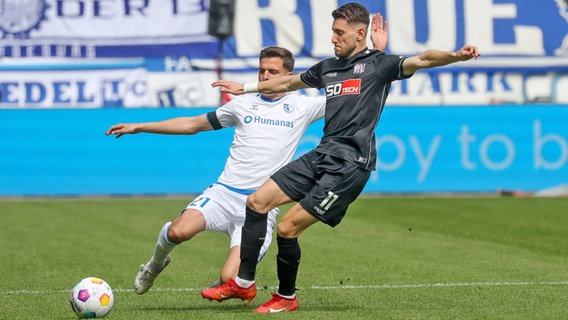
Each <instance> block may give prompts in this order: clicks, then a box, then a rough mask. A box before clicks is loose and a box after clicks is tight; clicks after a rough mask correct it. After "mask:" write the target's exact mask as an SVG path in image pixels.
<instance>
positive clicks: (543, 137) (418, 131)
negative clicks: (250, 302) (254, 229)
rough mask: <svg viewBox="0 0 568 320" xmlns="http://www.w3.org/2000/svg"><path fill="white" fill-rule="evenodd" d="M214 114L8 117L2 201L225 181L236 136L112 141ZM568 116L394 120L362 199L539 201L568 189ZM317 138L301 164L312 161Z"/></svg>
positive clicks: (311, 136)
mask: <svg viewBox="0 0 568 320" xmlns="http://www.w3.org/2000/svg"><path fill="white" fill-rule="evenodd" d="M212 110H213V109H203V108H193V109H179V108H178V109H175V108H160V109H149V108H147V109H136V110H134V109H115V108H107V109H91V110H70V109H59V110H45V109H42V110H0V130H1V131H2V133H3V135H4V137H5V138H3V139H0V155H1V156H0V196H14V195H97V194H99V195H100V194H188V193H193V194H195V193H200V192H201V191H202V190H203V189H204V188H206V187H207V186H208V185H210V184H211V183H212V182H214V181H216V179H217V178H218V177H219V175H220V173H221V171H222V170H223V163H224V161H225V159H226V157H227V156H228V150H229V147H230V145H231V139H232V133H233V130H232V129H223V130H218V131H208V132H204V133H200V134H197V135H191V136H183V135H182V136H179V135H176V136H171V135H157V134H138V135H127V136H123V137H121V138H120V139H115V138H114V137H107V136H105V135H104V132H105V131H106V130H107V128H108V127H110V126H111V125H112V124H115V123H119V122H144V121H158V120H164V119H169V118H173V117H181V116H193V115H199V114H203V113H206V112H210V111H212ZM567 122H568V113H567V112H566V110H565V108H564V107H558V106H550V105H534V106H524V107H519V106H514V105H513V106H511V105H506V106H500V107H475V106H467V107H452V106H448V107H445V108H431V107H404V108H386V109H385V111H384V113H383V115H382V119H381V121H380V123H379V125H378V128H377V131H376V138H377V140H376V142H377V152H378V159H377V160H378V161H377V167H376V170H375V171H373V172H372V174H371V178H370V179H369V181H368V183H367V186H366V187H365V190H364V192H365V193H367V194H372V193H414V192H420V193H440V192H468V193H469V192H484V193H495V192H497V191H498V190H500V189H507V190H524V191H538V190H542V189H545V188H550V187H554V186H557V185H563V184H568V127H567V126H566V123H567ZM322 127H323V125H322V122H321V121H319V122H316V123H315V124H313V125H312V126H310V127H309V128H308V131H307V132H306V135H305V136H304V137H303V139H302V141H301V143H300V145H299V147H298V150H297V153H296V157H297V156H299V155H300V154H303V153H305V152H307V151H309V150H311V149H313V148H314V147H315V146H316V145H317V144H318V142H319V139H320V138H321V136H322Z"/></svg>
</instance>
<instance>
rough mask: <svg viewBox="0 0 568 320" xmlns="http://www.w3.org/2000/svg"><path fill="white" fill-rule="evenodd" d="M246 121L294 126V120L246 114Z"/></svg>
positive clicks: (287, 126)
mask: <svg viewBox="0 0 568 320" xmlns="http://www.w3.org/2000/svg"><path fill="white" fill-rule="evenodd" d="M245 123H246V124H249V123H254V124H264V125H267V126H276V127H286V128H294V121H288V120H278V119H269V118H264V117H261V116H254V117H253V116H246V117H245Z"/></svg>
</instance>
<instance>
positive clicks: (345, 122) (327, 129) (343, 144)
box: [300, 49, 408, 170]
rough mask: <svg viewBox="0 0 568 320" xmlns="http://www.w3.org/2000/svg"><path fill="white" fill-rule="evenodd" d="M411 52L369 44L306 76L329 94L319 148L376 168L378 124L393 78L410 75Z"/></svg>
mask: <svg viewBox="0 0 568 320" xmlns="http://www.w3.org/2000/svg"><path fill="white" fill-rule="evenodd" d="M404 59H405V57H401V56H396V55H387V54H385V53H384V52H382V51H377V50H369V49H365V50H363V51H361V52H359V53H357V54H355V55H354V56H353V57H351V58H349V59H339V58H329V59H326V60H323V61H321V62H319V63H318V64H316V65H314V66H313V67H311V68H310V69H309V70H307V71H305V72H303V73H302V74H301V75H300V77H301V79H302V81H303V82H304V83H306V84H307V85H309V86H311V87H314V88H320V89H321V88H324V89H325V94H326V98H327V101H326V107H325V126H324V129H323V133H324V135H323V137H322V139H321V142H320V144H319V145H318V147H317V148H316V151H317V152H321V153H325V154H330V155H333V156H336V157H339V158H341V159H344V160H347V161H350V162H353V163H355V164H357V165H358V166H359V167H362V168H363V169H366V170H375V165H376V162H377V150H376V146H375V128H376V126H377V123H378V121H379V118H380V115H381V112H382V111H383V107H384V105H385V101H386V99H387V96H388V93H389V89H390V85H391V82H392V81H395V80H400V79H405V78H408V77H404V76H403V75H402V62H403V61H404Z"/></svg>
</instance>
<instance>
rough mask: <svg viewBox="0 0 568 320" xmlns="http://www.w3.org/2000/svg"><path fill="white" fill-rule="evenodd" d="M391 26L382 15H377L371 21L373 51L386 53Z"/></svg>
mask: <svg viewBox="0 0 568 320" xmlns="http://www.w3.org/2000/svg"><path fill="white" fill-rule="evenodd" d="M388 31H389V24H388V22H387V21H386V20H384V19H383V16H382V15H381V14H380V13H375V14H374V15H373V18H372V19H371V42H373V49H375V50H381V51H385V48H386V47H387V42H388V39H389V34H388Z"/></svg>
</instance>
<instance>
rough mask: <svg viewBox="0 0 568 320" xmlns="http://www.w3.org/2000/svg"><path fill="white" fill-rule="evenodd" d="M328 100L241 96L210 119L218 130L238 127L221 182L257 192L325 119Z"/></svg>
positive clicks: (244, 190) (290, 96)
mask: <svg viewBox="0 0 568 320" xmlns="http://www.w3.org/2000/svg"><path fill="white" fill-rule="evenodd" d="M324 114H325V97H306V96H298V95H286V96H284V97H282V98H280V99H277V100H270V99H267V98H265V97H263V96H261V95H260V94H246V95H242V96H238V97H236V98H235V99H233V100H231V101H230V102H228V103H227V104H225V105H223V106H222V107H220V108H218V109H217V110H216V111H215V112H211V113H209V114H208V115H207V117H208V119H209V122H210V123H211V125H212V126H213V128H214V129H215V130H218V129H221V128H228V127H233V126H234V127H235V135H234V138H233V143H232V145H231V148H230V154H229V158H228V159H227V162H226V163H225V168H224V170H223V172H222V173H221V175H220V176H219V179H218V182H219V183H221V184H224V185H226V186H227V187H231V188H236V189H238V191H242V192H245V193H248V192H251V191H254V190H256V189H257V188H258V187H260V185H261V184H262V183H264V182H265V181H266V180H267V179H268V178H269V177H270V176H271V175H272V174H273V173H274V172H276V171H277V170H278V169H280V168H281V167H282V166H284V165H285V164H287V163H288V162H290V161H291V160H292V156H293V155H294V153H295V152H296V148H297V146H298V144H299V142H300V139H301V138H302V136H303V134H304V132H305V130H306V128H307V127H308V125H310V124H311V123H312V122H314V121H316V120H318V119H321V118H323V116H324Z"/></svg>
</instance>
